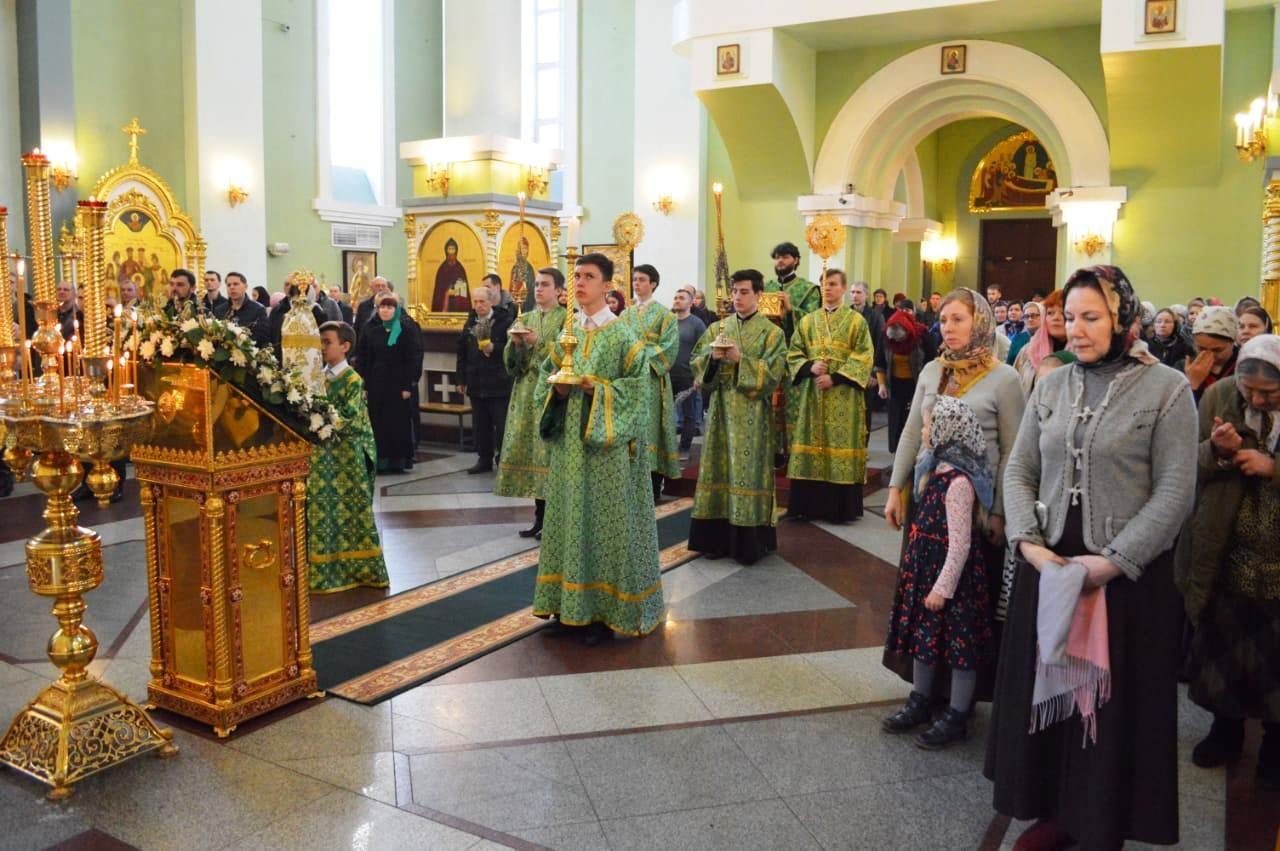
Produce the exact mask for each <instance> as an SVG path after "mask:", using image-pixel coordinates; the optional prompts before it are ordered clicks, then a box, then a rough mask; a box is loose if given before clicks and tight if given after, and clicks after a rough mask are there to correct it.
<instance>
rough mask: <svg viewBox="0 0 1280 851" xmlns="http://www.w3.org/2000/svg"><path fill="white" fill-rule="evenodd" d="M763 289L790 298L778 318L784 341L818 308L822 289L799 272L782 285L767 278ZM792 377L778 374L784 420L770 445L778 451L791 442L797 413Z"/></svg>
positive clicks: (781, 450)
mask: <svg viewBox="0 0 1280 851" xmlns="http://www.w3.org/2000/svg"><path fill="white" fill-rule="evenodd" d="M764 291H765V292H767V293H773V292H785V293H786V294H787V298H788V299H790V300H791V310H790V311H789V312H788V313H786V314H785V315H784V316H783V317H782V330H783V333H784V334H785V335H786V341H787V343H788V344H789V343H790V342H791V338H792V336H793V335H794V334H795V331H796V328H797V327H798V326H799V325H800V322H801V320H803V319H804V318H805V317H806V316H808V315H809V314H810V313H813V312H814V311H815V310H821V309H822V288H821V287H819V286H818V285H817V284H815V283H814V282H813V281H807V280H805V279H804V278H802V277H800V276H799V275H797V276H795V277H794V278H792V279H791V280H790V281H789V282H788V283H786V284H780V283H778V281H777V280H776V279H775V280H772V281H769V282H767V283H766V284H765V285H764ZM792 377H793V376H792V371H791V370H787V373H786V375H784V376H783V377H782V397H783V401H784V403H785V404H786V414H785V416H786V422H785V424H783V425H779V426H778V429H777V437H776V439H775V443H774V445H775V446H776V447H777V449H776V451H778V452H786V451H787V448H788V447H789V446H790V445H791V433H792V432H793V431H794V430H795V427H796V417H797V416H798V415H799V409H798V408H797V407H796V397H795V393H793V392H792V391H791V379H792Z"/></svg>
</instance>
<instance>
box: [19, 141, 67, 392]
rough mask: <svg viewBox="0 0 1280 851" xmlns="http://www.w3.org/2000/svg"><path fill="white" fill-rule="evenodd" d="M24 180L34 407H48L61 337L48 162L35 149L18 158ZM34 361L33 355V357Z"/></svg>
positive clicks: (57, 385) (57, 386) (58, 383)
mask: <svg viewBox="0 0 1280 851" xmlns="http://www.w3.org/2000/svg"><path fill="white" fill-rule="evenodd" d="M22 168H23V170H24V171H25V172H26V180H27V226H28V227H27V230H28V233H29V234H30V236H29V240H28V242H27V253H28V254H29V255H30V256H31V260H30V265H29V266H28V269H29V274H30V275H31V281H32V294H33V296H34V299H33V303H32V306H33V307H34V308H35V313H36V325H37V326H38V328H37V330H36V333H35V335H34V336H33V337H32V338H31V348H32V350H33V351H34V352H36V353H38V354H39V355H40V366H41V370H40V379H39V381H38V382H36V393H35V394H34V395H35V403H36V404H37V405H39V406H40V407H51V406H52V405H53V404H54V402H55V401H56V400H57V397H58V396H59V395H60V391H61V389H62V379H61V373H60V372H59V370H58V349H59V347H60V346H61V345H62V334H61V333H60V332H59V331H58V328H57V320H58V300H57V289H56V288H57V284H56V283H55V282H54V279H53V214H52V212H51V211H50V206H49V158H48V157H46V156H45V155H44V154H42V153H40V149H39V148H37V149H35V150H34V151H32V152H31V153H29V154H23V156H22ZM33 357H34V355H33Z"/></svg>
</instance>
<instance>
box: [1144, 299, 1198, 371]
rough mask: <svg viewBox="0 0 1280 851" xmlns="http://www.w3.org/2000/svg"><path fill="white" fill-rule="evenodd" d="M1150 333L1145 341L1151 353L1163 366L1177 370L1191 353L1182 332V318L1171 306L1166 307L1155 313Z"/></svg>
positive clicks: (1179, 369)
mask: <svg viewBox="0 0 1280 851" xmlns="http://www.w3.org/2000/svg"><path fill="white" fill-rule="evenodd" d="M1151 328H1152V335H1151V339H1150V340H1148V341H1147V348H1148V349H1150V350H1151V354H1153V355H1155V357H1156V359H1157V360H1159V361H1160V363H1162V364H1164V365H1165V366H1168V367H1172V368H1174V369H1176V370H1178V371H1179V372H1181V371H1182V365H1183V363H1184V362H1185V361H1186V359H1187V356H1188V355H1190V354H1191V353H1192V348H1191V346H1190V345H1189V344H1188V343H1187V338H1186V336H1185V335H1184V334H1183V333H1182V319H1181V317H1179V316H1178V314H1176V313H1174V312H1173V310H1172V309H1171V308H1168V307H1166V308H1165V309H1164V310H1161V311H1160V312H1158V313H1157V314H1156V318H1155V321H1154V322H1152V323H1151Z"/></svg>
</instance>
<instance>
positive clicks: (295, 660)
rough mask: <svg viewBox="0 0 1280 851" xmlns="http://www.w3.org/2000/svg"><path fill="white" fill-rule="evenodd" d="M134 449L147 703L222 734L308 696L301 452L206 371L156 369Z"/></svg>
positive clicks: (278, 425)
mask: <svg viewBox="0 0 1280 851" xmlns="http://www.w3.org/2000/svg"><path fill="white" fill-rule="evenodd" d="M143 386H144V389H145V390H146V391H147V392H146V394H145V395H146V396H147V397H148V398H151V399H154V400H155V402H156V427H155V431H154V433H153V434H152V436H151V438H150V439H149V440H147V441H144V442H142V443H140V444H138V445H137V446H135V447H134V449H133V462H134V464H135V466H136V467H137V475H138V480H139V482H140V483H141V485H142V511H143V522H144V524H145V526H146V537H147V586H148V588H147V590H148V594H149V596H150V605H151V676H152V680H151V683H150V684H149V686H148V688H147V693H148V697H149V698H150V700H151V702H152V703H154V704H155V705H156V706H159V707H162V708H164V709H168V710H170V711H171V712H176V713H178V714H179V715H185V716H187V717H189V718H194V719H196V720H197V721H201V722H203V723H206V724H210V725H212V727H213V729H214V732H215V733H217V734H218V735H219V736H226V735H229V734H230V733H231V731H232V730H234V729H235V728H236V725H237V724H239V723H240V722H241V721H245V720H247V719H249V718H253V717H255V716H258V715H261V714H263V713H265V712H269V711H271V710H272V709H275V708H277V707H279V706H283V705H284V704H286V703H290V702H292V701H294V700H297V699H299V698H301V697H307V696H312V695H318V694H319V693H318V692H317V688H316V674H315V670H314V669H313V668H312V667H311V642H310V638H309V636H308V620H309V617H310V613H309V606H310V600H309V597H308V594H309V589H308V582H307V537H306V536H307V532H306V487H307V473H308V471H309V469H310V458H311V445H310V444H309V443H308V442H307V441H306V440H304V439H302V438H301V437H299V436H298V434H297V433H296V432H295V431H293V430H291V429H290V428H289V427H288V426H286V425H285V424H284V423H283V422H282V421H281V420H279V419H277V418H276V417H274V416H272V415H271V413H269V412H268V411H266V410H265V409H264V408H263V407H262V406H260V405H258V404H256V403H255V402H254V401H253V400H252V399H250V398H249V397H248V396H247V395H246V394H244V393H243V392H241V391H240V390H239V389H237V388H235V387H233V386H232V385H230V384H228V383H227V382H225V381H222V380H221V379H219V378H218V376H217V375H216V374H214V373H213V372H211V371H209V370H207V369H205V368H203V367H199V366H194V365H186V364H161V365H159V366H158V367H156V368H155V369H154V370H149V371H148V372H147V373H145V374H144V376H143Z"/></svg>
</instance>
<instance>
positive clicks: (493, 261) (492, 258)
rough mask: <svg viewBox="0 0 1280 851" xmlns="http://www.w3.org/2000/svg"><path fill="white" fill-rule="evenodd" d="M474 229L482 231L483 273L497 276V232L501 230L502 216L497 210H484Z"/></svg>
mask: <svg viewBox="0 0 1280 851" xmlns="http://www.w3.org/2000/svg"><path fill="white" fill-rule="evenodd" d="M476 227H478V228H480V230H482V231H484V234H485V241H484V271H485V273H486V274H493V275H496V274H498V232H499V231H500V230H502V214H501V213H499V212H498V211H497V210H485V211H484V218H483V219H481V220H480V221H478V222H476Z"/></svg>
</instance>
